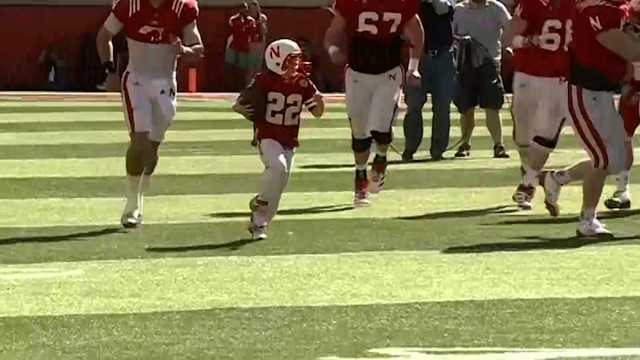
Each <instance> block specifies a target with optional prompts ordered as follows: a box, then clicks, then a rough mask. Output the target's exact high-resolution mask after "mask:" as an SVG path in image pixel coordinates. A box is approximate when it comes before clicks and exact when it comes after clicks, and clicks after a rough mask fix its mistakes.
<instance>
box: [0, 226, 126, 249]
mask: <svg viewBox="0 0 640 360" xmlns="http://www.w3.org/2000/svg"><path fill="white" fill-rule="evenodd" d="M126 233H127V231H126V230H124V229H123V228H120V227H111V228H105V229H101V230H94V231H85V232H76V233H71V234H64V235H51V236H42V235H38V236H16V237H10V238H5V239H0V246H2V245H15V244H29V243H54V242H63V241H70V240H80V239H86V238H97V237H100V236H106V235H113V234H126Z"/></svg>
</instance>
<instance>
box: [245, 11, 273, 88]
mask: <svg viewBox="0 0 640 360" xmlns="http://www.w3.org/2000/svg"><path fill="white" fill-rule="evenodd" d="M249 16H251V17H252V18H253V19H254V20H255V21H256V29H255V31H254V34H253V36H252V38H251V43H250V45H249V47H250V54H249V71H248V72H249V76H248V77H249V78H253V76H254V75H255V74H256V73H258V72H260V70H262V64H263V62H264V50H265V49H266V47H267V33H268V31H269V27H268V25H267V22H268V18H267V15H266V14H265V13H263V12H262V9H261V8H260V3H259V2H258V0H253V1H252V2H251V4H250V5H249Z"/></svg>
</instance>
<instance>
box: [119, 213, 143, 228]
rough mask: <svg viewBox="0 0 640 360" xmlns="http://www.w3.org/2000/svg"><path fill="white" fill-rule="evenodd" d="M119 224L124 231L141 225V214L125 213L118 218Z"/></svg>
mask: <svg viewBox="0 0 640 360" xmlns="http://www.w3.org/2000/svg"><path fill="white" fill-rule="evenodd" d="M120 224H122V226H123V227H124V228H125V229H133V228H137V227H138V226H140V225H142V214H141V213H140V212H139V211H138V210H134V211H126V212H125V213H124V214H122V217H121V218H120Z"/></svg>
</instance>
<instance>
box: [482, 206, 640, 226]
mask: <svg viewBox="0 0 640 360" xmlns="http://www.w3.org/2000/svg"><path fill="white" fill-rule="evenodd" d="M636 215H640V209H635V210H618V211H604V212H600V213H598V218H599V219H601V220H607V219H624V218H628V217H631V216H636ZM577 221H578V215H573V216H562V217H557V218H554V217H543V218H539V217H536V218H532V219H528V218H523V217H520V216H518V219H517V220H511V219H509V220H505V221H500V222H497V223H494V224H484V225H491V226H493V225H550V224H557V225H561V224H574V223H576V222H577Z"/></svg>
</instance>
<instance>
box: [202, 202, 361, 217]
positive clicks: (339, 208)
mask: <svg viewBox="0 0 640 360" xmlns="http://www.w3.org/2000/svg"><path fill="white" fill-rule="evenodd" d="M349 210H353V205H348V204H343V205H323V206H314V207H309V208H299V209H283V210H278V215H305V214H324V213H336V212H343V211H349ZM209 216H211V217H213V218H244V217H246V218H248V217H249V216H251V212H249V211H231V212H219V213H212V214H209Z"/></svg>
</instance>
